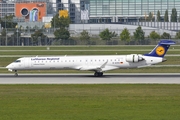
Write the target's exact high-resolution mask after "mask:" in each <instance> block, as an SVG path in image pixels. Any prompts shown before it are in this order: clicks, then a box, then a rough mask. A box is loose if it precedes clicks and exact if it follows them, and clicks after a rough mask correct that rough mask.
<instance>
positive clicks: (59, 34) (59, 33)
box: [54, 28, 70, 40]
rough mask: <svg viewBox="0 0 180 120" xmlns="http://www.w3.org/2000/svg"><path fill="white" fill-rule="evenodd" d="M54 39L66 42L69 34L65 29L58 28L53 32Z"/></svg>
mask: <svg viewBox="0 0 180 120" xmlns="http://www.w3.org/2000/svg"><path fill="white" fill-rule="evenodd" d="M54 36H55V39H58V40H59V39H61V40H67V39H68V38H69V37H70V33H69V31H68V30H67V29H65V28H60V29H58V30H56V31H55V32H54Z"/></svg>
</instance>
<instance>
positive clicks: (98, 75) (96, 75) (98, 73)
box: [94, 72, 103, 77]
mask: <svg viewBox="0 0 180 120" xmlns="http://www.w3.org/2000/svg"><path fill="white" fill-rule="evenodd" d="M94 76H95V77H102V76H103V72H95V73H94Z"/></svg>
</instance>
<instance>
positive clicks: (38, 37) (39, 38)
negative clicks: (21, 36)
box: [31, 30, 47, 45]
mask: <svg viewBox="0 0 180 120" xmlns="http://www.w3.org/2000/svg"><path fill="white" fill-rule="evenodd" d="M46 37H47V36H46V35H44V34H43V33H42V30H37V31H35V32H34V34H31V38H32V40H33V44H35V45H38V43H39V42H40V45H43V44H44V43H45V41H44V40H45V38H46Z"/></svg>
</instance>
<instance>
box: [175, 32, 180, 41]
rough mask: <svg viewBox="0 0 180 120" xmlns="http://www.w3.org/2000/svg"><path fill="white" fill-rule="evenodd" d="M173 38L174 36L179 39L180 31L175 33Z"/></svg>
mask: <svg viewBox="0 0 180 120" xmlns="http://www.w3.org/2000/svg"><path fill="white" fill-rule="evenodd" d="M175 38H176V39H180V31H179V32H177V33H176V36H175Z"/></svg>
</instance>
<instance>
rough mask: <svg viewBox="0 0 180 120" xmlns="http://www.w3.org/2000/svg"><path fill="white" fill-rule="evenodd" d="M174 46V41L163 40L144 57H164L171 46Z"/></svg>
mask: <svg viewBox="0 0 180 120" xmlns="http://www.w3.org/2000/svg"><path fill="white" fill-rule="evenodd" d="M174 44H175V42H174V41H172V40H161V41H160V42H159V43H158V44H157V46H156V47H155V48H154V49H153V50H152V51H151V52H150V53H148V54H144V55H145V56H153V57H164V55H165V54H166V52H167V50H168V49H169V47H170V45H174Z"/></svg>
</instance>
